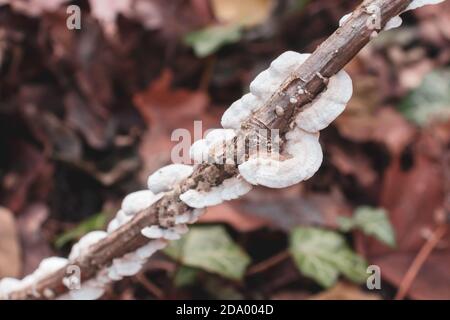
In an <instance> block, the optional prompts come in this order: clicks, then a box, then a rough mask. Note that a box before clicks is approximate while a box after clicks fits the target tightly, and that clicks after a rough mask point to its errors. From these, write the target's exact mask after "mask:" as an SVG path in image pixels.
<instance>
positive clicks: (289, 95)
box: [0, 0, 443, 299]
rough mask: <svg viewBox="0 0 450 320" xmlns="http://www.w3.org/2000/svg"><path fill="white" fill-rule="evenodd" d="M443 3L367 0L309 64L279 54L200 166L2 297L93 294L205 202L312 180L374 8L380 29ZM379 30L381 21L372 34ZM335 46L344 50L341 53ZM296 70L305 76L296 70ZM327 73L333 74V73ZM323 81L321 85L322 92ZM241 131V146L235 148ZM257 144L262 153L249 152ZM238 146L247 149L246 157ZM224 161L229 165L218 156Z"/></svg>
mask: <svg viewBox="0 0 450 320" xmlns="http://www.w3.org/2000/svg"><path fill="white" fill-rule="evenodd" d="M442 1H443V0H413V1H409V0H383V1H382V0H376V1H375V0H374V1H365V2H363V4H362V5H361V6H360V7H358V8H357V9H356V10H355V11H354V14H353V15H347V17H344V18H343V19H342V22H341V23H342V24H343V26H342V30H341V31H342V32H335V33H334V34H333V35H332V36H330V38H329V39H327V40H326V41H325V43H324V45H322V46H319V47H318V49H317V50H316V52H314V54H313V56H312V57H311V59H309V60H308V61H309V62H311V63H308V66H307V67H305V68H299V66H301V64H303V63H304V62H305V61H306V60H307V59H308V57H309V55H308V54H300V53H296V52H292V51H288V52H285V53H283V54H282V55H280V56H279V57H278V58H276V59H275V60H274V61H273V62H272V63H271V65H270V67H269V68H268V69H267V70H265V71H263V72H262V73H261V74H259V75H258V76H257V77H256V78H255V80H254V81H253V82H252V83H251V84H250V93H248V94H246V95H244V96H243V97H242V98H241V99H239V100H237V101H236V102H235V103H233V104H232V105H231V106H230V108H229V109H228V110H227V111H226V112H225V113H224V115H223V117H222V119H221V124H222V126H223V128H224V129H217V130H213V131H211V132H210V133H209V134H208V135H207V136H206V137H205V139H202V140H199V141H197V142H196V143H195V144H194V145H192V147H191V149H190V155H191V158H192V159H193V160H194V163H195V166H194V167H191V166H185V165H178V164H174V165H170V166H167V167H164V168H162V169H160V170H158V171H157V172H155V173H154V174H152V175H151V176H150V177H149V179H148V190H142V191H138V192H134V193H131V194H129V195H128V196H127V197H125V199H124V201H123V203H122V206H121V209H120V210H119V211H118V212H117V215H116V217H114V219H113V220H111V222H110V223H109V225H108V228H107V231H106V232H103V231H96V232H91V233H89V234H87V235H85V236H84V237H82V238H81V239H80V240H79V241H78V243H76V244H75V245H74V247H73V249H72V251H71V253H70V256H69V258H70V259H69V260H67V259H63V258H55V257H52V258H48V259H45V260H43V261H42V263H41V264H40V265H39V267H38V268H37V270H36V271H35V272H34V273H32V274H31V275H29V276H27V277H25V278H23V279H22V280H17V279H12V278H5V279H2V280H1V281H0V299H8V298H10V297H13V298H19V299H22V298H33V297H34V298H47V299H52V298H58V299H97V298H99V297H100V296H101V295H103V293H104V291H105V289H106V286H107V285H108V284H109V283H110V282H112V281H117V280H120V279H122V278H123V277H125V276H131V275H134V274H136V273H137V272H139V271H140V270H141V268H142V266H143V264H144V263H145V261H146V260H147V259H148V258H149V257H150V256H151V255H152V254H153V253H155V252H156V251H157V250H160V249H162V248H164V247H165V246H166V245H167V243H168V240H175V239H179V238H180V236H181V235H182V234H184V233H185V232H187V224H190V223H194V222H195V221H196V220H197V219H198V217H199V216H200V215H202V214H203V213H204V208H205V207H207V206H212V205H216V204H219V203H221V202H222V201H225V200H231V199H235V198H238V197H240V196H242V195H244V194H246V193H247V192H249V191H250V190H251V188H252V185H263V186H267V187H273V188H282V187H288V186H291V185H293V184H296V183H299V182H301V181H303V180H306V179H309V178H310V177H311V176H312V175H313V174H314V173H315V172H316V171H317V170H318V169H319V167H320V165H321V162H322V157H323V155H322V149H321V146H320V143H319V131H320V130H322V129H324V128H325V127H327V126H328V125H329V124H330V123H331V122H332V121H333V120H334V119H335V118H336V117H337V116H339V114H341V112H343V110H344V108H345V105H346V103H347V102H348V100H349V99H350V97H351V94H352V83H351V79H350V77H349V76H348V75H347V74H346V73H345V72H344V71H340V70H341V69H342V67H343V65H345V64H346V63H347V62H348V61H350V59H351V58H353V57H354V56H355V54H356V53H357V52H358V51H359V50H360V49H361V48H362V47H364V45H365V44H367V42H368V41H369V40H370V37H369V35H368V34H370V32H367V31H371V30H372V29H369V28H368V26H367V25H364V21H365V19H373V18H374V15H376V9H377V8H376V7H372V8H369V6H373V5H378V6H380V7H381V8H380V10H379V12H381V11H382V12H383V13H386V17H383V19H382V21H383V22H387V23H385V26H384V27H385V28H386V29H388V28H393V27H396V26H399V25H400V24H401V18H400V17H398V15H399V14H401V12H402V10H403V11H404V10H405V9H406V10H412V9H416V8H418V7H421V6H423V5H426V4H436V3H440V2H442ZM408 4H409V6H408ZM349 23H351V25H350V24H349ZM380 29H381V27H380V28H376V29H375V30H374V32H373V34H375V35H376V34H377V32H378V31H380ZM337 52H341V54H339V55H336V53H337ZM300 69H301V70H302V74H296V72H300V71H299V70H300ZM321 72H323V73H326V74H327V75H332V74H334V75H333V76H331V77H330V78H329V79H328V78H325V77H323V76H322V75H321ZM302 77H304V78H305V79H303V78H302ZM323 84H325V86H326V88H325V91H320V90H321V89H322V87H323ZM306 88H308V89H309V91H307V90H306ZM319 92H321V93H319ZM317 94H318V95H317ZM316 95H317V96H316ZM308 101H310V103H308ZM278 102H279V103H278ZM305 103H306V104H305ZM278 104H282V105H278ZM300 105H301V106H303V107H300ZM266 110H270V114H267V115H268V117H266V118H264V119H268V121H269V122H270V123H267V124H266V123H265V122H264V121H261V119H260V116H261V114H263V113H264V112H265V111H266ZM278 120H283V121H278ZM258 128H263V129H275V128H278V129H280V131H281V132H282V136H278V138H273V135H272V132H271V133H270V139H267V137H265V138H264V137H262V135H261V134H260V133H258V132H253V131H257V129H258ZM253 135H254V136H255V137H256V138H257V139H253ZM242 137H243V138H244V139H243V140H245V141H244V147H243V148H242V146H239V142H240V141H239V139H240V138H242ZM259 138H261V140H260V139H259ZM261 143H262V144H261ZM255 145H256V146H257V147H258V148H257V151H258V152H257V153H256V152H254V151H255V150H253V149H252V150H247V147H250V149H251V147H253V146H255ZM277 145H279V146H281V147H280V148H277V147H276V146H277ZM230 146H233V147H236V149H235V150H234V151H233V157H232V158H230V157H229V154H228V153H229V152H230V150H231V149H233V148H231V147H230ZM261 146H263V147H267V148H266V150H265V152H260V148H259V147H261ZM242 150H244V152H243V153H244V156H242V155H241V154H240V152H242ZM220 156H222V158H220ZM224 158H225V162H220V161H221V160H223V159H224ZM211 160H212V161H213V164H212V163H211ZM216 161H219V164H217V162H216ZM205 162H207V163H206V164H204V163H205ZM166 216H167V217H166ZM165 219H169V220H165ZM166 222H170V223H166ZM130 239H131V240H130ZM107 245H111V246H113V248H110V247H109V246H107ZM72 264H73V265H72ZM71 265H72V266H75V267H79V268H81V271H83V272H84V275H83V277H86V278H89V279H86V280H84V279H83V280H84V282H82V283H79V286H80V288H78V289H77V290H69V291H68V292H67V290H66V289H64V288H62V286H61V281H62V283H63V284H64V285H65V286H66V287H67V288H69V285H71V284H72V281H71V280H70V279H68V280H67V278H66V277H64V278H63V276H62V274H63V272H62V271H66V270H65V268H67V267H68V266H71ZM79 280H80V281H81V279H79ZM35 289H36V290H35ZM63 289H64V290H63ZM64 292H66V293H64ZM59 294H63V295H61V296H58V295H59Z"/></svg>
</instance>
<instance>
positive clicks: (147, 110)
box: [133, 70, 218, 180]
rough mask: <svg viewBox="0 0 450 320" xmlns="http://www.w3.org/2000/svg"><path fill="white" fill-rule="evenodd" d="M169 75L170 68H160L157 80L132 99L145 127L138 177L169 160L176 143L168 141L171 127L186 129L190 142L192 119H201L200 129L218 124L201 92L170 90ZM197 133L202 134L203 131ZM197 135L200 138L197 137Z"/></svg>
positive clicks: (172, 129) (203, 93) (170, 75)
mask: <svg viewBox="0 0 450 320" xmlns="http://www.w3.org/2000/svg"><path fill="white" fill-rule="evenodd" d="M172 78H173V75H172V73H171V71H169V70H165V71H163V73H162V74H161V76H160V78H159V79H156V80H155V81H154V82H153V83H151V84H150V85H149V86H148V88H147V89H146V90H144V91H142V92H139V93H137V94H135V96H134V98H133V101H134V105H135V107H136V108H137V110H138V111H139V113H140V114H141V116H142V118H143V119H144V122H145V123H146V124H147V125H148V127H149V128H148V130H147V132H146V133H145V134H144V135H143V138H142V142H141V144H140V146H139V154H140V156H141V158H142V160H143V163H144V168H143V170H142V180H144V179H145V176H146V175H148V174H149V173H150V172H153V171H155V170H156V169H158V168H159V167H161V166H162V165H164V164H167V163H168V162H169V161H170V151H171V148H172V147H173V146H174V145H175V144H177V143H178V141H171V134H172V132H173V131H174V130H175V129H186V130H189V131H190V134H191V142H190V143H193V142H194V141H193V139H192V138H194V137H195V134H194V129H193V128H194V121H196V120H200V121H202V126H203V130H206V129H208V128H209V125H210V124H212V123H214V124H217V123H218V119H216V117H213V116H210V115H208V114H207V113H206V108H207V106H208V104H209V97H208V95H207V94H206V93H205V92H202V91H191V90H187V89H173V88H172V87H171V83H172ZM199 134H200V135H202V134H203V132H200V133H199ZM199 138H202V137H201V136H200V137H197V139H199Z"/></svg>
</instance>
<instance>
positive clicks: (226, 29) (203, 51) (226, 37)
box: [184, 24, 242, 58]
mask: <svg viewBox="0 0 450 320" xmlns="http://www.w3.org/2000/svg"><path fill="white" fill-rule="evenodd" d="M241 37H242V29H241V27H240V25H236V24H232V25H215V26H209V27H206V28H204V29H201V30H198V31H194V32H190V33H188V34H187V35H186V36H185V38H184V43H185V44H187V45H189V46H191V47H192V48H193V49H194V52H195V54H196V56H197V57H200V58H203V57H206V56H209V55H210V54H212V53H214V52H216V51H217V50H219V49H220V48H221V47H223V46H224V45H226V44H230V43H235V42H238V41H239V40H240V39H241Z"/></svg>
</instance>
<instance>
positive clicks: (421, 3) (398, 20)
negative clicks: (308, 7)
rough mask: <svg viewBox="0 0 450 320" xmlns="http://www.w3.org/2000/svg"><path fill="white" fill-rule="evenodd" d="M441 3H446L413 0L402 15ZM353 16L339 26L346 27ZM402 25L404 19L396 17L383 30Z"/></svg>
mask: <svg viewBox="0 0 450 320" xmlns="http://www.w3.org/2000/svg"><path fill="white" fill-rule="evenodd" d="M441 2H444V0H413V1H412V2H411V3H410V4H409V5H408V6H407V7H406V9H405V10H404V11H403V12H402V13H404V12H406V11H409V10H415V9H418V8H420V7H423V6H426V5H431V4H438V3H441ZM351 15H352V14H351V13H348V14H346V15H344V16H343V17H342V18H341V20H339V26H340V27H342V26H343V25H344V23H345V22H346V21H347V20H348V19H349V18H350V17H351ZM402 23H403V20H402V18H400V16H395V17H393V18H391V19H389V20H388V21H387V22H386V25H385V27H384V28H383V30H385V31H387V30H391V29H395V28H398V27H400V26H401V25H402Z"/></svg>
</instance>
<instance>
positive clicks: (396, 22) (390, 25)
mask: <svg viewBox="0 0 450 320" xmlns="http://www.w3.org/2000/svg"><path fill="white" fill-rule="evenodd" d="M402 23H403V20H402V18H400V17H399V16H396V17H393V18H391V19H389V20H388V22H386V25H385V26H384V30H385V31H388V30H391V29H395V28H398V27H400V26H401V25H402Z"/></svg>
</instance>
